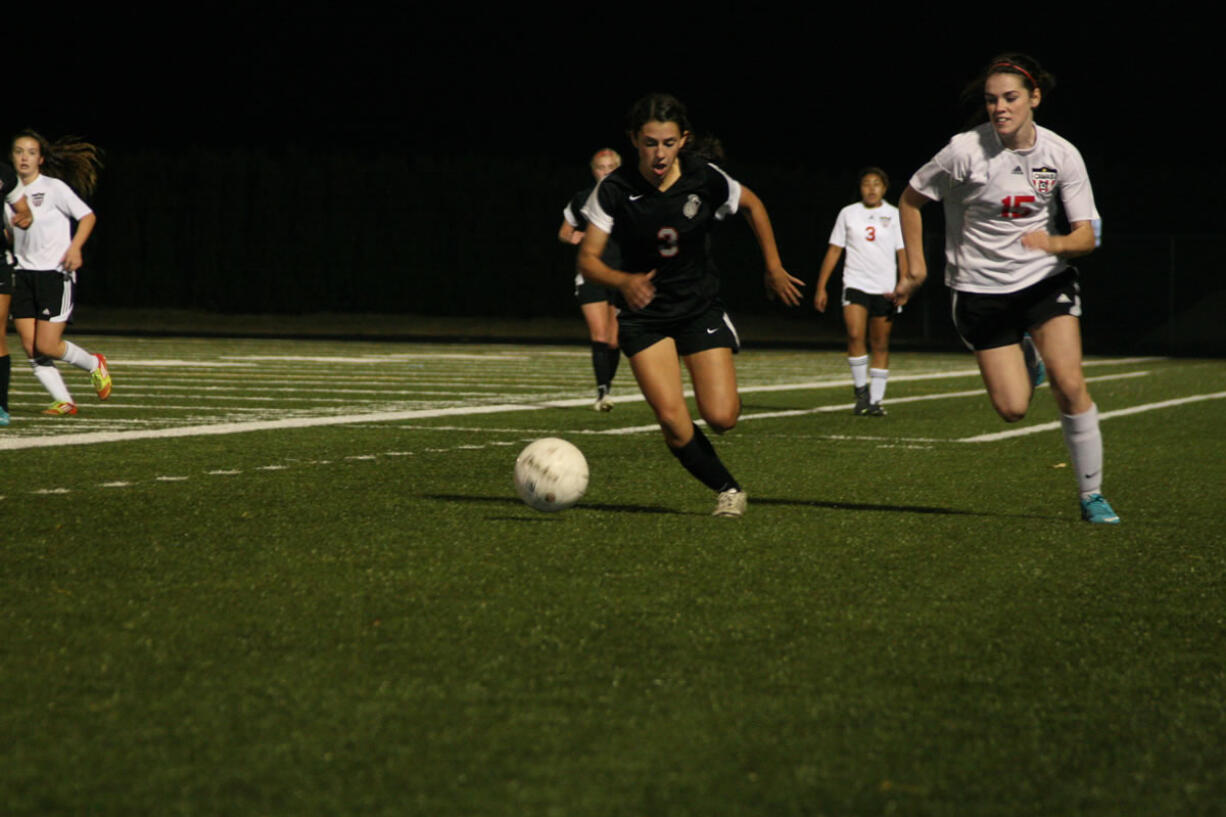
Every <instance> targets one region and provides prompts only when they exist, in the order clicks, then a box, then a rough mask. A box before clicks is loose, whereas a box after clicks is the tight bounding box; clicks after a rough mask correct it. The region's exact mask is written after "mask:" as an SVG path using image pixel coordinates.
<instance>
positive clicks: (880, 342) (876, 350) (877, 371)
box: [868, 316, 894, 415]
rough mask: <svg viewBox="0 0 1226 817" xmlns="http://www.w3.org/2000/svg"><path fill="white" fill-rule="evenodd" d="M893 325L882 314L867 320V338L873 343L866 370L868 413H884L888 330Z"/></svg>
mask: <svg viewBox="0 0 1226 817" xmlns="http://www.w3.org/2000/svg"><path fill="white" fill-rule="evenodd" d="M893 327H894V324H893V322H892V321H891V320H890V319H889V318H886V317H884V316H877V317H875V318H872V319H871V320H870V321H869V338H870V340H871V341H872V345H873V359H872V363H873V365H872V368H870V369H869V370H868V378H869V387H868V402H869V413H870V414H877V415H882V414H885V410H884V409H882V408H881V401H882V400H884V399H885V386H886V381H887V380H888V379H889V377H890V330H891V329H892V328H893ZM874 408H875V409H876V411H874V410H873V409H874Z"/></svg>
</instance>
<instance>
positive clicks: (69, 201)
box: [55, 179, 94, 221]
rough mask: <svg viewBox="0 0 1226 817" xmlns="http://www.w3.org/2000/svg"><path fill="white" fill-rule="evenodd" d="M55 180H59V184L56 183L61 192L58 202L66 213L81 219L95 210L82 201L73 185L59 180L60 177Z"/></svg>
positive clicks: (78, 219)
mask: <svg viewBox="0 0 1226 817" xmlns="http://www.w3.org/2000/svg"><path fill="white" fill-rule="evenodd" d="M55 181H56V182H58V184H56V188H57V191H58V193H59V202H58V203H57V206H58V207H59V209H60V210H62V211H63V212H64V213H65V214H66V215H69V216H72V218H73V219H75V220H77V221H80V220H81V219H83V218H85V217H86V216H88V215H89V214H90V213H92V212H94V211H93V210H91V209H90V206H89V205H88V204H86V203H85V202H83V201H81V197H80V196H78V195H77V194H76V193H75V192H74V191H73V189H72V188H71V187H69V186H68V185H66V184H64V183H63V182H61V181H59V179H55Z"/></svg>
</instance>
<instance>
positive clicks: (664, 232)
mask: <svg viewBox="0 0 1226 817" xmlns="http://www.w3.org/2000/svg"><path fill="white" fill-rule="evenodd" d="M656 239H657V240H658V241H659V242H660V256H661V257H662V258H672V257H673V256H674V255H676V254H677V253H679V252H680V251H681V248H680V247H679V246H677V242H678V241H680V239H681V237H680V236H679V235H677V231H676V230H675V229H673V228H672V227H661V228H660V231H659V232H658V233H656Z"/></svg>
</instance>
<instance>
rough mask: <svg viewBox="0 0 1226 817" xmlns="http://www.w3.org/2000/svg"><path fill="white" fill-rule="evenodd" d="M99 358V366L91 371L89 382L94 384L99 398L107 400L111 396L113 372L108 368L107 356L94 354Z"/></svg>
mask: <svg viewBox="0 0 1226 817" xmlns="http://www.w3.org/2000/svg"><path fill="white" fill-rule="evenodd" d="M94 357H96V358H97V359H98V368H96V369H94V370H93V371H92V372H90V373H89V382H91V383H93V384H94V390H95V391H97V392H98V399H99V400H105V399H106V398H108V397H110V396H111V372H110V370H108V369H107V368H106V357H105V356H103V355H94Z"/></svg>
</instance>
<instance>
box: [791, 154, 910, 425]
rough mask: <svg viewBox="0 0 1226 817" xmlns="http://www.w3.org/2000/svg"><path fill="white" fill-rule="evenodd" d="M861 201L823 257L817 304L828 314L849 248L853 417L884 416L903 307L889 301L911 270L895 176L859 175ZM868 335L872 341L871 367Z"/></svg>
mask: <svg viewBox="0 0 1226 817" xmlns="http://www.w3.org/2000/svg"><path fill="white" fill-rule="evenodd" d="M859 178H860V201H858V202H857V203H855V204H849V205H847V206H846V207H844V208H843V209H842V210H840V211H839V216H838V218H837V219H835V222H834V229H833V230H831V231H830V245H829V246H828V247H827V248H826V256H825V258H823V259H822V266H821V271H820V272H819V274H818V278H817V291H816V292H815V293H814V295H813V306H814V308H815V309H817V311H818V312H825V311H826V305H827V303H828V296H827V294H826V285H827V284H828V283H829V282H830V275H831V273H833V272H834V268H835V266H836V265H837V264H838V263H839V257H840V256H841V255H842V254H843V250H844V248H846V250H847V261H846V262H845V263H844V264H843V298H842V302H843V323H844V325H845V326H846V327H847V365H848V366H849V367H851V381H852V388H853V389H854V390H855V395H856V405H855V408H853V409H852V413H853V414H858V415H868V416H872V417H884V416H885V409H884V408H882V406H881V401H882V400H883V399H884V398H885V386H886V381H887V379H888V378H889V376H890V329H891V328H892V327H893V321H894V315H895V314H896V313H897V312H898V311H899V308H898V307H897V306H895V305H894V304H893V303H892V302H890V301H889V300H887V299H886V295H887V294H889V293H892V292H893V291H894V287H895V286H897V285H898V270H899V269H901V270H904V271H905V270H906V268H907V257H906V255H905V253H903V245H902V226H901V224H900V222H899V219H898V208H897V207H895V206H894V205H892V204H890V203H889V202H888V201H886V200H885V192H886V190H888V189H889V186H890V178H889V176H887V175H886V173H885V171H884V170H882V169H881V168H879V167H866V168H864V169H863V170H861V171H860V174H859ZM866 336H867V337H868V338H869V339H870V340H871V341H872V366H871V367H870V366H869V349H868V343H867V342H866V340H865V338H866Z"/></svg>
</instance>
